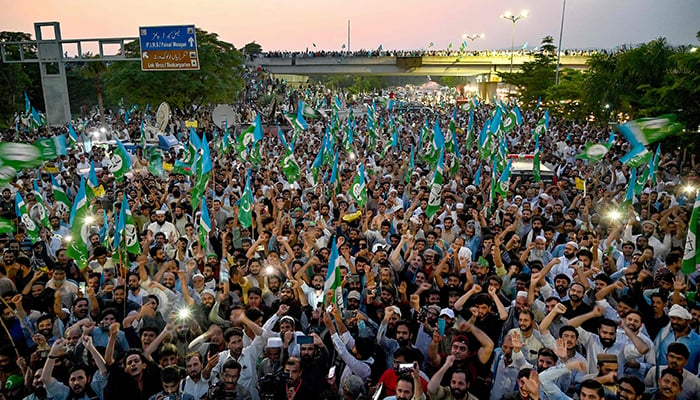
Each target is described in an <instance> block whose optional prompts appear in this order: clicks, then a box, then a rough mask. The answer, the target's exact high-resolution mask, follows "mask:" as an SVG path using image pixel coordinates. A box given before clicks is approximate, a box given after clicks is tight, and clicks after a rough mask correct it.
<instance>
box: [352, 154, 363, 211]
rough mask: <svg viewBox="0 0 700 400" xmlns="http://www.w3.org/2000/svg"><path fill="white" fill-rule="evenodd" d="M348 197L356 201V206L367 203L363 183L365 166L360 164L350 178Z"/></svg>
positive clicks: (360, 206) (359, 206)
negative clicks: (350, 184)
mask: <svg viewBox="0 0 700 400" xmlns="http://www.w3.org/2000/svg"><path fill="white" fill-rule="evenodd" d="M350 197H351V198H352V199H353V200H354V201H355V203H357V207H358V208H362V207H364V206H365V203H367V185H366V183H365V166H364V164H360V167H359V169H358V171H357V174H355V178H354V179H353V180H352V186H350Z"/></svg>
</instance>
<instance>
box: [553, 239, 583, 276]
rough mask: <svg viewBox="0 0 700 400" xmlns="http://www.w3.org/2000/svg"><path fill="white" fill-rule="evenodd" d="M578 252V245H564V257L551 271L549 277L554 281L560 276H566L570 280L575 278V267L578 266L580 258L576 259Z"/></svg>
mask: <svg viewBox="0 0 700 400" xmlns="http://www.w3.org/2000/svg"><path fill="white" fill-rule="evenodd" d="M577 251H578V243H576V242H573V241H571V242H567V243H566V244H565V245H564V255H563V256H561V257H559V258H558V260H559V262H558V263H557V264H555V265H554V267H552V269H551V270H550V271H549V277H550V278H551V279H553V278H554V277H555V276H557V275H559V274H566V276H568V277H569V279H573V277H574V268H573V267H574V265H575V264H578V258H576V252H577Z"/></svg>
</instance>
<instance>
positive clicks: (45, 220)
mask: <svg viewBox="0 0 700 400" xmlns="http://www.w3.org/2000/svg"><path fill="white" fill-rule="evenodd" d="M32 183H33V187H32V189H33V190H32V192H33V193H34V198H35V199H36V206H35V207H36V208H37V210H38V212H39V220H40V221H41V225H43V226H45V227H47V228H49V229H51V222H49V211H48V210H47V208H46V204H45V203H44V198H43V197H42V194H41V190H39V185H37V184H36V179H32Z"/></svg>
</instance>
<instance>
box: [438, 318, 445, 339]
mask: <svg viewBox="0 0 700 400" xmlns="http://www.w3.org/2000/svg"><path fill="white" fill-rule="evenodd" d="M438 330H439V331H440V335H441V336H445V320H444V319H442V318H440V319H438Z"/></svg>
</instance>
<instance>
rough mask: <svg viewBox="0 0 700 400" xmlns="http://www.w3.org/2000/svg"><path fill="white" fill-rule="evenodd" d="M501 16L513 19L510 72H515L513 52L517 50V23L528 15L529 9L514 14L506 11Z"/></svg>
mask: <svg viewBox="0 0 700 400" xmlns="http://www.w3.org/2000/svg"><path fill="white" fill-rule="evenodd" d="M501 17H503V18H505V19H507V20H508V21H511V22H512V23H513V28H512V30H511V34H510V72H511V73H513V52H514V50H515V23H516V22H518V21H519V20H521V19H523V18H526V17H527V10H522V11H520V15H513V14H511V13H510V11H506V12H505V13H504V14H503V15H501Z"/></svg>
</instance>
